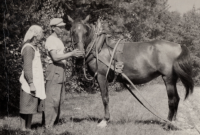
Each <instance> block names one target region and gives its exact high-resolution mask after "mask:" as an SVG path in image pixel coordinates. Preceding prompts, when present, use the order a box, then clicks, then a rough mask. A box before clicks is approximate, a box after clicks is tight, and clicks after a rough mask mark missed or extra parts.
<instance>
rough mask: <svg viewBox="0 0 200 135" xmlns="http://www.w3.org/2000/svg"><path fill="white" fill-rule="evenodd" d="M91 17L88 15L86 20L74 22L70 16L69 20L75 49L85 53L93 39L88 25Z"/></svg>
mask: <svg viewBox="0 0 200 135" xmlns="http://www.w3.org/2000/svg"><path fill="white" fill-rule="evenodd" d="M89 18H90V16H89V15H88V16H87V17H86V18H85V19H84V20H73V19H72V18H71V17H70V16H68V20H69V21H70V22H71V24H72V27H71V36H72V42H73V44H74V47H75V48H77V49H79V50H81V51H85V49H86V46H87V45H88V44H89V42H90V41H91V39H92V37H91V36H92V35H91V28H90V26H89V25H88V24H87V22H88V20H89Z"/></svg>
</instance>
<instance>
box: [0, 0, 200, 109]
mask: <svg viewBox="0 0 200 135" xmlns="http://www.w3.org/2000/svg"><path fill="white" fill-rule="evenodd" d="M0 6H1V9H0V10H1V12H0V19H1V20H3V21H2V22H0V26H1V28H2V29H1V30H0V51H1V57H0V64H1V65H2V66H1V67H0V71H1V72H2V73H1V74H0V92H1V93H2V94H1V97H0V98H1V99H0V105H1V106H3V108H4V110H6V108H7V104H5V103H8V105H9V106H10V107H9V108H11V107H12V108H16V109H18V103H19V89H20V84H19V81H18V80H19V76H20V73H21V70H22V67H21V66H22V60H21V54H20V50H21V44H22V42H23V37H24V35H25V32H26V31H27V29H28V28H29V27H30V26H31V25H32V24H38V25H41V26H42V27H43V29H44V32H45V37H48V36H49V35H50V33H51V30H50V27H49V26H48V25H49V21H50V19H51V18H53V17H62V18H63V19H64V21H65V22H66V23H67V26H66V29H67V30H69V29H70V27H71V24H70V22H69V21H68V19H67V15H70V16H71V17H72V18H73V19H75V18H80V19H84V18H85V17H86V15H88V14H90V15H91V19H90V22H89V23H95V21H96V20H97V18H98V17H102V18H103V19H105V20H107V21H109V23H110V24H111V29H112V32H113V34H115V35H116V36H121V37H124V38H126V39H127V40H128V41H134V42H138V41H147V40H154V39H165V40H169V41H172V42H176V43H179V44H182V45H186V46H187V47H188V48H189V49H190V51H191V52H192V53H191V54H192V56H191V57H192V59H193V67H194V75H193V77H194V80H195V83H196V84H199V80H200V74H199V71H200V53H199V52H198V50H199V43H200V39H199V37H200V13H199V12H197V10H196V9H195V8H193V9H191V11H189V12H187V13H186V14H184V15H181V14H180V13H178V12H169V11H168V8H169V6H168V5H167V0H113V1H110V0H96V1H93V0H57V1H55V0H18V1H13V0H6V2H2V3H1V5H0ZM67 33H68V31H66V35H65V38H68V37H67V36H68V35H67ZM63 41H64V39H63ZM64 42H65V41H64ZM65 45H66V47H67V51H71V50H72V49H73V48H72V46H71V45H70V42H65ZM40 50H41V54H42V61H43V66H44V70H45V67H46V62H45V58H46V52H45V49H44V45H43V44H41V45H40ZM75 65H76V67H75ZM66 74H67V76H68V81H67V83H66V91H76V92H82V91H89V92H95V91H97V90H98V84H97V82H94V87H91V86H92V85H93V82H89V81H87V80H85V79H84V76H83V73H82V67H81V65H77V64H75V60H73V59H68V68H67V70H66ZM116 87H118V86H116ZM116 87H110V88H111V89H116ZM7 101H8V102H7Z"/></svg>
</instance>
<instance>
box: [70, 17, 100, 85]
mask: <svg viewBox="0 0 200 135" xmlns="http://www.w3.org/2000/svg"><path fill="white" fill-rule="evenodd" d="M86 25H87V26H88V27H89V28H90V29H92V31H93V32H94V36H93V38H92V41H91V42H90V43H89V45H88V46H87V48H86V55H85V56H84V59H83V72H84V76H85V78H86V79H87V80H89V81H91V80H93V79H94V78H95V77H96V76H97V74H98V59H99V58H98V48H97V47H95V53H96V58H97V61H96V72H95V75H94V77H91V78H88V77H87V75H86V58H87V57H88V56H89V54H90V53H91V51H92V50H93V48H94V45H95V44H96V42H97V41H98V39H99V36H100V35H101V33H102V28H101V23H100V20H98V21H97V24H96V26H94V25H92V28H91V27H90V25H88V24H86ZM71 34H72V31H71ZM71 37H72V47H73V48H74V45H76V44H77V43H78V41H77V42H74V39H73V36H72V35H71Z"/></svg>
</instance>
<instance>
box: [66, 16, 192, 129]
mask: <svg viewBox="0 0 200 135" xmlns="http://www.w3.org/2000/svg"><path fill="white" fill-rule="evenodd" d="M89 18H90V16H89V15H88V16H87V17H86V18H85V19H84V20H80V19H79V20H73V19H72V18H71V17H70V16H68V20H69V21H70V22H71V25H72V26H71V38H72V39H73V43H74V44H75V45H74V47H75V48H78V49H80V50H82V51H87V50H88V46H89V44H90V43H91V42H93V40H94V39H93V38H94V34H95V32H94V29H92V27H91V25H89V24H88V23H87V22H88V20H89ZM123 45H124V46H123V53H122V54H121V55H122V60H121V61H122V62H123V73H124V74H126V75H127V76H128V78H129V79H130V80H131V81H132V83H134V84H144V83H147V82H149V81H151V80H153V79H155V78H156V77H158V76H162V79H163V81H164V84H165V86H166V91H167V95H168V107H169V112H168V117H167V119H168V120H169V121H173V120H174V121H175V120H176V114H177V111H178V104H179V100H180V97H179V95H178V92H177V87H176V84H177V81H178V79H180V80H181V82H182V83H183V85H184V87H185V90H186V93H185V99H187V97H188V96H189V95H190V94H191V93H192V92H193V88H194V83H193V79H192V67H191V57H190V53H189V50H188V49H187V47H186V46H183V45H180V44H177V43H173V42H169V41H166V40H153V41H146V42H124V43H123ZM94 46H101V48H100V49H99V50H97V51H98V55H99V57H102V58H104V59H105V60H107V61H109V60H110V59H111V55H110V51H109V50H113V49H112V48H110V47H109V46H108V42H106V34H105V33H102V34H101V35H100V37H99V40H98V42H95V45H94ZM93 48H94V47H93ZM92 52H94V51H91V52H90V53H89V54H88V56H87V57H85V59H86V61H87V62H86V63H87V65H88V70H89V72H90V73H91V74H92V75H93V74H94V73H95V72H97V76H96V79H97V82H98V84H99V86H100V90H101V96H102V101H103V105H104V111H105V115H104V118H103V119H102V121H101V122H100V123H99V125H100V126H102V125H103V126H106V125H107V122H108V121H109V119H110V113H109V96H108V81H107V78H106V76H107V74H106V73H107V70H108V65H106V64H105V63H103V62H102V61H100V60H97V56H95V55H94V53H92ZM86 53H87V52H86ZM111 71H112V72H114V71H113V70H111ZM112 72H110V73H109V75H108V79H109V77H110V76H111V75H112V74H111V73H112ZM120 78H121V80H120V81H121V82H123V83H127V81H126V80H125V78H123V77H120Z"/></svg>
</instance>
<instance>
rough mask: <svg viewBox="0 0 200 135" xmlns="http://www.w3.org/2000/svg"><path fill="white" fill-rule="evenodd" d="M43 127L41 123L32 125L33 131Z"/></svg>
mask: <svg viewBox="0 0 200 135" xmlns="http://www.w3.org/2000/svg"><path fill="white" fill-rule="evenodd" d="M42 127H43V125H42V124H41V123H33V124H32V125H31V129H37V128H42Z"/></svg>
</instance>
